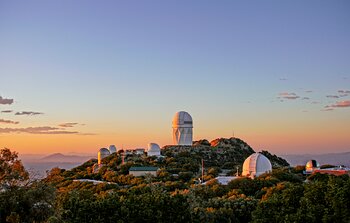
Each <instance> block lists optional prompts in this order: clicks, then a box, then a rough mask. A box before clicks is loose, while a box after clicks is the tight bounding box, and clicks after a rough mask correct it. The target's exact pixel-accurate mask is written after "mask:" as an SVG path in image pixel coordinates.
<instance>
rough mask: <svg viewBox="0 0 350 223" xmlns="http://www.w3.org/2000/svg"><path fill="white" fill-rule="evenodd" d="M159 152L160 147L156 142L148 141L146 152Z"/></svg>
mask: <svg viewBox="0 0 350 223" xmlns="http://www.w3.org/2000/svg"><path fill="white" fill-rule="evenodd" d="M158 151H159V152H160V147H159V145H158V144H157V143H148V147H147V152H158Z"/></svg>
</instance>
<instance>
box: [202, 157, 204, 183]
mask: <svg viewBox="0 0 350 223" xmlns="http://www.w3.org/2000/svg"><path fill="white" fill-rule="evenodd" d="M202 182H203V183H204V159H202Z"/></svg>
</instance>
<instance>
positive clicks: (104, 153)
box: [97, 148, 111, 165]
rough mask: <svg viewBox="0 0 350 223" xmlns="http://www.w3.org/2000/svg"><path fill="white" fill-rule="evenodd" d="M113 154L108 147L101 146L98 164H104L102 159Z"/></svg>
mask: <svg viewBox="0 0 350 223" xmlns="http://www.w3.org/2000/svg"><path fill="white" fill-rule="evenodd" d="M109 155H111V153H110V152H109V150H108V149H106V148H101V149H100V150H99V151H98V153H97V160H98V165H101V164H102V159H104V158H106V157H107V156H109Z"/></svg>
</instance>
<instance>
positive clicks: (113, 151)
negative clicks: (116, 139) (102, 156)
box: [108, 145, 117, 154]
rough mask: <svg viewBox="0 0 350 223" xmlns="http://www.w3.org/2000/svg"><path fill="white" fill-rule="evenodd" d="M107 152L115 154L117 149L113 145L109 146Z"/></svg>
mask: <svg viewBox="0 0 350 223" xmlns="http://www.w3.org/2000/svg"><path fill="white" fill-rule="evenodd" d="M108 150H109V152H110V154H113V153H116V152H117V148H116V147H115V145H110V146H109V148H108Z"/></svg>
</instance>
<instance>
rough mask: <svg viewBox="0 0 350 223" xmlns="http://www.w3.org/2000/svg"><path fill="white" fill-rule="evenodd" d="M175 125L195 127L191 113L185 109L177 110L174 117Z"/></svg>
mask: <svg viewBox="0 0 350 223" xmlns="http://www.w3.org/2000/svg"><path fill="white" fill-rule="evenodd" d="M173 127H174V128H177V127H189V128H192V127H193V121H192V117H191V115H190V114H188V113H187V112H185V111H179V112H176V113H175V115H174V118H173Z"/></svg>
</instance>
